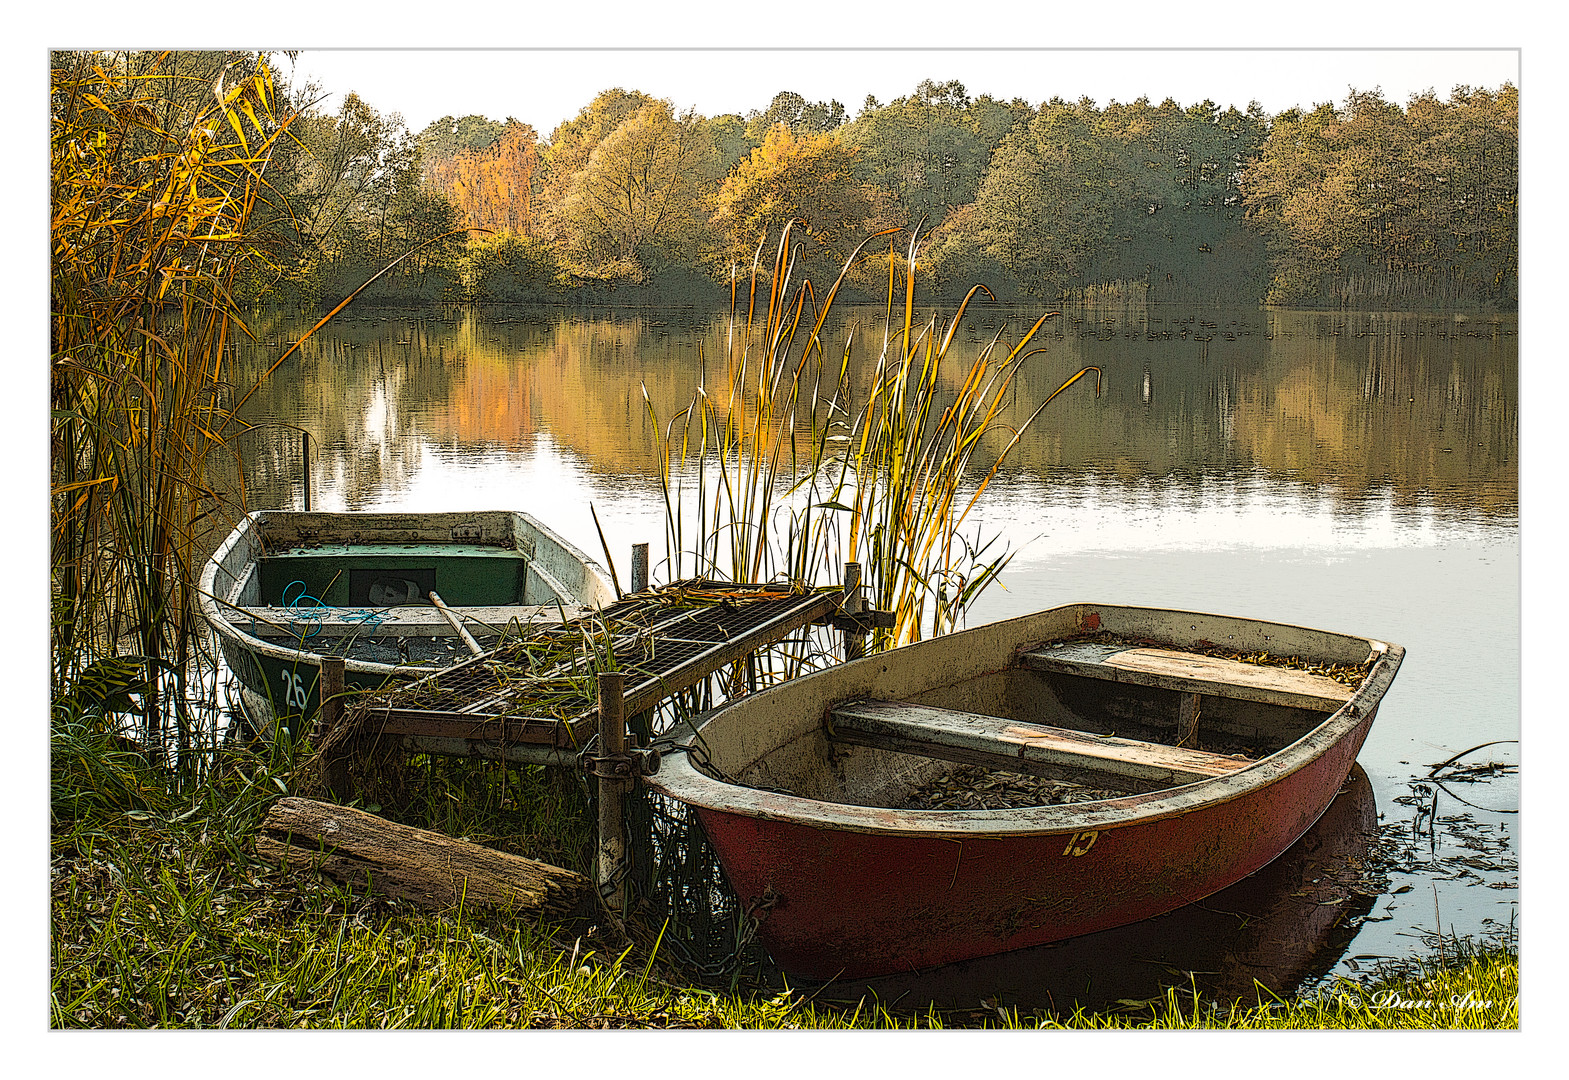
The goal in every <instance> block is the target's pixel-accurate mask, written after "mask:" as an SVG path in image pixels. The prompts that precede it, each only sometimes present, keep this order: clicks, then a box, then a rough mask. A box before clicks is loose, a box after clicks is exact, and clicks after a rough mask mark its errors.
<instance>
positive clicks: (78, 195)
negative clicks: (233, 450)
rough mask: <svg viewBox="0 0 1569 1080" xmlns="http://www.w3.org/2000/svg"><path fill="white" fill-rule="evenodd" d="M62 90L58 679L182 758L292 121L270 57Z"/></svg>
mask: <svg viewBox="0 0 1569 1080" xmlns="http://www.w3.org/2000/svg"><path fill="white" fill-rule="evenodd" d="M50 89H51V96H50V129H51V130H50V161H51V192H50V194H51V199H52V218H51V223H50V225H51V242H52V259H51V287H50V301H51V305H50V307H51V312H50V314H51V355H50V369H51V378H50V405H51V408H52V413H51V417H52V439H53V445H52V452H51V480H52V485H51V505H50V528H51V552H50V572H51V577H52V585H53V593H54V611H53V618H52V620H51V627H50V643H51V654H52V665H53V677H54V678H53V682H54V686H55V688H56V692H57V694H59V693H60V692H62V691H63V690H64V689H65V688H67V687H71V688H83V687H85V688H86V689H87V690H88V691H89V693H88V695H87V696H88V702H87V703H88V704H93V703H97V704H100V705H102V704H105V703H106V702H108V701H109V700H110V699H111V698H112V699H113V700H115V701H117V702H119V703H121V704H124V703H126V702H128V701H129V696H130V695H131V694H135V695H136V696H137V698H139V701H140V711H141V713H142V721H141V723H142V728H143V734H144V735H145V736H146V737H147V738H148V739H149V741H155V740H160V739H162V738H163V737H164V736H165V735H166V734H167V733H168V731H169V725H170V724H172V725H173V728H174V730H175V731H177V733H178V736H179V740H180V743H181V744H182V745H183V744H184V743H185V741H186V738H187V736H188V735H189V725H188V723H187V720H188V713H187V709H186V703H185V698H186V695H185V694H184V693H183V689H184V688H183V680H184V677H185V672H186V670H187V665H188V663H189V661H190V659H191V657H192V655H193V652H194V650H195V648H196V643H197V637H198V635H197V623H196V617H195V604H194V601H193V596H192V593H191V588H192V586H191V582H192V579H193V577H194V574H193V572H192V571H193V567H192V565H191V562H192V559H193V551H194V550H195V548H196V545H197V543H198V540H199V537H200V534H201V531H202V529H203V527H204V523H205V521H206V519H207V518H208V516H209V515H210V514H211V513H212V511H213V508H214V505H215V503H216V500H217V494H216V493H215V492H214V491H213V490H212V487H211V486H210V485H209V483H208V479H207V477H208V471H207V465H208V459H209V456H210V455H211V454H212V453H213V451H214V450H215V449H217V448H219V447H220V446H222V445H224V440H225V430H226V428H227V426H228V424H229V421H230V418H231V412H230V403H232V399H233V398H232V394H231V393H230V389H231V388H230V387H229V385H228V382H227V380H228V377H229V372H228V365H227V360H228V358H229V356H230V355H231V352H230V350H231V349H232V345H231V338H233V337H234V336H235V335H236V334H240V333H244V332H245V328H244V323H243V322H242V320H241V319H240V317H239V314H238V311H237V304H236V301H235V298H234V294H233V287H234V284H235V281H236V278H237V274H238V273H239V272H240V270H241V269H242V268H243V267H244V266H245V265H246V264H247V262H249V261H250V260H254V259H257V258H259V257H260V255H259V253H258V252H257V250H256V249H255V248H254V246H253V245H252V244H251V243H250V242H249V238H248V225H249V221H250V218H251V215H252V212H253V211H254V209H255V208H256V206H257V204H258V201H259V200H261V199H263V198H266V197H267V194H268V192H267V187H266V182H265V180H264V173H265V170H266V167H267V164H268V161H269V159H270V157H271V155H272V153H273V150H274V148H275V146H276V145H277V144H278V140H279V139H280V138H281V137H282V136H283V134H284V132H285V131H286V130H287V126H288V119H287V118H286V117H284V116H283V115H282V110H281V108H280V103H279V102H278V100H277V99H276V97H275V93H274V87H273V80H272V75H271V72H270V70H269V68H268V66H267V62H266V58H265V57H264V56H244V55H238V54H227V55H226V54H214V53H197V54H191V53H185V54H171V53H159V54H153V53H130V54H121V55H110V54H94V53H79V54H56V55H55V56H54V57H53V66H52V71H51V87H50Z"/></svg>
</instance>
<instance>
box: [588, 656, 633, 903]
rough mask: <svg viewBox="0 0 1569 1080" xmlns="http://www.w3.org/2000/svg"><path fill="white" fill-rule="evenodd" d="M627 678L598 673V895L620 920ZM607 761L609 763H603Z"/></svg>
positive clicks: (626, 781) (624, 856)
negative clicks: (621, 773)
mask: <svg viewBox="0 0 1569 1080" xmlns="http://www.w3.org/2000/svg"><path fill="white" fill-rule="evenodd" d="M625 695H626V675H624V674H623V673H621V672H619V671H601V672H600V673H599V757H600V758H601V759H602V760H601V762H600V767H599V768H598V769H596V771H595V775H596V776H597V777H598V779H599V873H598V882H599V895H600V898H601V899H603V900H604V902H605V906H606V907H608V908H609V909H610V910H611V912H612V913H613V914H615V915H616V916H617V917H619V916H620V915H621V914H622V913H623V911H624V909H625V907H626V896H625V893H624V890H623V889H622V882H623V881H624V880H625V878H626V870H627V866H626V860H627V841H626V825H625V815H624V813H623V811H624V809H625V808H624V806H623V805H622V800H623V799H624V798H625V796H626V793H627V790H628V789H629V788H630V787H631V776H630V772H629V773H628V775H627V776H626V777H622V776H619V775H615V774H616V773H617V772H618V771H619V770H617V769H616V768H615V766H616V764H617V763H625V762H629V760H630V759H629V758H628V756H627V726H626V698H625ZM603 759H608V760H603Z"/></svg>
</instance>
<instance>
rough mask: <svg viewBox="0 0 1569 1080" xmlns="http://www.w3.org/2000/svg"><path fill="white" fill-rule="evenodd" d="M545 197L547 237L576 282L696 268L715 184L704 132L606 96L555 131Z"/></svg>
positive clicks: (643, 102) (619, 94)
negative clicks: (581, 278) (560, 249)
mask: <svg viewBox="0 0 1569 1080" xmlns="http://www.w3.org/2000/svg"><path fill="white" fill-rule="evenodd" d="M547 163H548V175H547V178H546V182H545V185H544V189H543V192H542V196H543V198H544V200H545V201H546V202H547V204H548V209H547V211H546V213H547V217H548V221H549V224H550V228H551V234H552V236H553V237H554V238H555V239H556V240H557V241H558V242H559V243H560V244H561V245H562V246H563V248H564V250H565V253H566V254H567V256H568V259H569V262H570V263H571V264H574V265H575V266H576V267H577V268H578V270H579V272H581V273H585V274H588V275H590V276H594V277H599V278H602V279H607V280H612V281H622V282H642V281H645V280H646V279H647V278H648V276H649V275H650V274H652V273H658V272H660V271H662V270H665V269H668V268H671V267H676V266H684V267H694V266H696V265H697V263H698V254H699V251H700V250H701V246H702V242H703V238H704V232H705V218H706V212H705V203H706V199H707V197H708V196H709V194H710V192H711V191H712V189H713V186H714V185H715V183H716V182H717V181H718V178H719V168H720V166H719V160H718V154H717V152H716V149H715V146H714V139H713V134H712V130H711V128H710V126H709V125H708V124H707V123H706V122H705V121H704V120H703V119H702V118H701V117H699V116H697V115H696V114H695V113H690V112H689V113H685V114H682V115H679V116H678V115H676V113H675V111H674V109H673V107H672V106H671V104H670V103H669V102H668V101H656V100H654V99H652V98H649V97H648V96H647V95H645V94H636V93H627V92H626V91H622V90H619V89H618V90H613V91H606V92H605V93H603V94H600V95H599V96H598V97H597V98H595V99H594V102H593V103H591V104H590V105H589V107H588V108H586V109H584V110H583V111H582V112H581V113H579V114H578V116H577V118H576V119H575V120H573V121H572V122H570V123H568V124H565V125H562V127H561V128H558V129H557V132H556V135H555V137H554V138H553V139H552V142H551V146H550V149H549V151H548V152H547Z"/></svg>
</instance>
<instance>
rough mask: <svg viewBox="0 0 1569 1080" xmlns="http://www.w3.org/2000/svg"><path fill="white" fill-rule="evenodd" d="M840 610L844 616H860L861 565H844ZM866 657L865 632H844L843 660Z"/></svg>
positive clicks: (848, 563)
mask: <svg viewBox="0 0 1569 1080" xmlns="http://www.w3.org/2000/svg"><path fill="white" fill-rule="evenodd" d="M840 607H841V610H843V612H844V613H845V614H846V615H852V616H854V615H860V614H861V608H862V603H861V564H860V563H855V562H847V563H845V564H844V600H843V601H842V602H841V604H840ZM865 655H866V631H865V630H845V631H844V660H845V663H849V662H850V661H851V660H859V659H860V658H861V657H863V656H865Z"/></svg>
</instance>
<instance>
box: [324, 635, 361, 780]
mask: <svg viewBox="0 0 1569 1080" xmlns="http://www.w3.org/2000/svg"><path fill="white" fill-rule="evenodd" d="M343 669H344V665H343V657H341V656H323V657H322V658H321V675H320V677H319V679H318V681H317V683H316V695H317V697H318V699H319V700H320V702H321V704H320V706H319V707H318V708H317V710H316V725H317V733H318V735H317V737H318V738H320V737H321V736H324V735H325V734H326V733H327V732H329V731H331V730H332V729H333V728H334V727H336V726H337V725H338V721H339V720H341V719H342V718H343V686H344V674H343ZM358 749H359V747H358V746H357V745H356V743H355V741H354V740H352V739H351V740H349V741H348V742H347V743H342V744H339V746H338V747H337V748H336V752H335V753H333V754H332V755H331V756H330V757H329V756H327V755H323V757H322V762H321V778H322V783H323V784H325V785H326V788H327V790H328V791H330V792H332V794H333V796H334V797H335V798H339V799H343V800H345V801H347V800H349V799H352V798H354V790H353V789H354V781H353V779H352V776H351V774H350V771H349V767H350V764H351V763H352V761H353V758H354V754H355V753H356V752H357V751H358Z"/></svg>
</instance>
